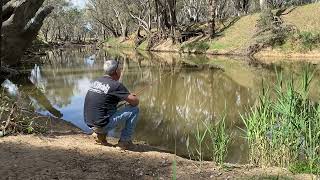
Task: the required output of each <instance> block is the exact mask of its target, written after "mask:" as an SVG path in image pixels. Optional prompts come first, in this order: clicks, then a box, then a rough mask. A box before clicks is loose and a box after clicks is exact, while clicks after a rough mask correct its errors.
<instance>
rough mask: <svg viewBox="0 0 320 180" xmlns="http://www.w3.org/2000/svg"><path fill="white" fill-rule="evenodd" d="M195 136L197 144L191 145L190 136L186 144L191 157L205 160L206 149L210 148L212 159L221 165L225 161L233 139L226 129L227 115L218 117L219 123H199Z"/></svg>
mask: <svg viewBox="0 0 320 180" xmlns="http://www.w3.org/2000/svg"><path fill="white" fill-rule="evenodd" d="M189 137H190V136H189ZM191 137H192V136H191ZM193 137H194V140H195V142H196V143H195V145H194V146H193V147H190V143H189V141H190V139H189V138H188V139H187V144H186V145H187V150H188V152H189V156H190V158H191V159H192V158H194V159H196V160H198V161H200V162H201V161H203V160H204V151H205V150H208V151H207V152H210V154H211V155H210V159H211V160H212V161H214V162H216V163H218V164H221V165H222V164H223V163H224V161H225V158H226V155H227V153H228V150H227V149H228V145H229V142H230V139H231V138H230V135H229V134H228V133H227V130H226V124H225V116H223V117H222V118H220V119H218V123H217V124H214V123H213V122H209V123H208V122H203V123H202V124H197V128H196V130H195V132H194V134H193ZM205 148H207V149H205Z"/></svg>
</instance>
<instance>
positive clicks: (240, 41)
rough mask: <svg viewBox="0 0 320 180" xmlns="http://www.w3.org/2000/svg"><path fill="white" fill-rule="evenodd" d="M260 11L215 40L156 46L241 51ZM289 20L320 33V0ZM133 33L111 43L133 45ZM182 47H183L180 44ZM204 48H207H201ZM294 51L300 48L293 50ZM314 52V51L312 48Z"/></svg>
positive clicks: (275, 51) (269, 52)
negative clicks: (128, 37) (124, 38)
mask: <svg viewBox="0 0 320 180" xmlns="http://www.w3.org/2000/svg"><path fill="white" fill-rule="evenodd" d="M258 18H259V14H258V13H256V14H251V15H247V16H243V17H241V18H240V19H239V20H238V21H236V22H235V23H234V24H233V25H232V26H231V27H229V28H228V29H226V30H225V31H223V32H222V33H221V34H219V36H218V37H217V38H215V39H214V40H208V39H209V38H208V37H204V38H194V39H191V40H190V41H189V42H186V43H183V44H182V45H181V46H177V45H175V47H174V48H173V46H172V44H171V43H168V42H166V41H163V42H162V43H161V44H160V45H159V46H158V47H155V48H154V49H155V50H160V51H178V50H179V49H180V48H181V49H182V50H183V51H184V52H195V51H198V52H207V53H214V54H215V53H217V54H226V53H229V54H230V53H231V54H240V53H241V52H243V50H244V49H246V48H247V47H248V45H249V44H250V42H251V41H252V36H253V35H254V33H255V29H256V28H255V26H256V23H257V20H258ZM283 19H284V20H285V22H286V23H288V24H292V25H295V26H296V27H297V28H298V29H299V30H300V31H308V32H313V33H320V3H315V4H309V5H305V6H299V7H297V8H296V9H295V10H293V11H292V12H291V13H290V14H288V15H285V16H284V17H283ZM133 37H134V36H133V35H132V36H131V38H130V39H129V40H126V41H124V42H120V41H121V40H118V39H114V38H111V39H109V40H108V41H107V44H110V45H112V46H117V47H133V46H134V43H133V40H132V39H133ZM179 47H180V48H179ZM138 48H139V49H142V50H145V48H146V42H143V43H142V44H141V45H140V46H139V47H138ZM201 48H203V49H201ZM282 50H283V49H273V50H271V49H267V50H264V51H263V52H261V53H259V54H258V56H259V55H260V56H268V55H280V56H281V55H283V54H288V52H284V53H283V52H280V51H282ZM289 53H291V54H294V53H297V54H299V52H294V51H291V52H289ZM309 54H311V52H309Z"/></svg>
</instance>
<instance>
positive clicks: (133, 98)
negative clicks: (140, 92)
mask: <svg viewBox="0 0 320 180" xmlns="http://www.w3.org/2000/svg"><path fill="white" fill-rule="evenodd" d="M125 101H127V102H128V103H129V104H130V105H131V106H138V105H139V98H138V97H137V96H136V95H135V94H133V93H131V94H129V96H128V97H127V98H126V99H125Z"/></svg>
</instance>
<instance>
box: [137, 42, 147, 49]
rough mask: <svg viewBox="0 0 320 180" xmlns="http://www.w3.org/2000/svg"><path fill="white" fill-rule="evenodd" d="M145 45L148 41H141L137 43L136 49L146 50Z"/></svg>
mask: <svg viewBox="0 0 320 180" xmlns="http://www.w3.org/2000/svg"><path fill="white" fill-rule="evenodd" d="M147 46H148V41H143V42H142V43H141V44H140V45H139V47H138V49H141V50H147Z"/></svg>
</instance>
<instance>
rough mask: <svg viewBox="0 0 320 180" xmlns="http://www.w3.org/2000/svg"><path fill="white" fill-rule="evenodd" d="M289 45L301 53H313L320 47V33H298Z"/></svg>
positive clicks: (293, 36) (292, 37)
mask: <svg viewBox="0 0 320 180" xmlns="http://www.w3.org/2000/svg"><path fill="white" fill-rule="evenodd" d="M289 43H290V44H291V47H292V49H296V50H298V51H300V52H306V51H312V50H314V49H316V48H319V47H320V33H312V32H307V31H303V32H298V33H296V34H293V35H292V36H291V38H290V40H289Z"/></svg>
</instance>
